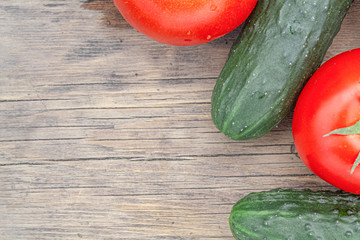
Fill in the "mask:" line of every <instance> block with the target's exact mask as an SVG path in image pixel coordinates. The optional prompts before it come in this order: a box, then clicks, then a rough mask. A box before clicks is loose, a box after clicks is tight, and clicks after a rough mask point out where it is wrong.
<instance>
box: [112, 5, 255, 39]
mask: <svg viewBox="0 0 360 240" xmlns="http://www.w3.org/2000/svg"><path fill="white" fill-rule="evenodd" d="M114 3H115V6H116V7H117V8H118V9H119V11H120V13H121V14H122V16H123V17H124V18H125V20H126V21H127V22H128V23H129V24H130V25H131V26H132V27H134V28H135V29H136V30H137V31H139V32H140V33H142V34H144V35H146V36H147V37H149V38H152V39H154V40H156V41H158V42H161V43H164V44H169V45H175V46H192V45H198V44H202V43H207V42H209V41H212V40H214V39H217V38H219V37H221V36H223V35H225V34H227V33H229V32H230V31H232V30H234V29H235V28H236V27H238V26H239V25H240V24H241V23H243V22H244V21H245V20H246V18H247V17H248V16H249V15H250V13H251V12H252V10H253V9H254V7H255V5H256V3H257V0H114Z"/></svg>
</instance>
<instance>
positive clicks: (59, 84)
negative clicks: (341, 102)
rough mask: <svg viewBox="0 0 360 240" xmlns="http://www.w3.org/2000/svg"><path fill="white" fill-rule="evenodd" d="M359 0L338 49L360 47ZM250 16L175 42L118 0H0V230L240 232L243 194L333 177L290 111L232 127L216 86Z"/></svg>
mask: <svg viewBox="0 0 360 240" xmlns="http://www.w3.org/2000/svg"><path fill="white" fill-rule="evenodd" d="M359 15H360V1H359V0H355V2H354V4H353V6H352V8H351V9H350V12H349V13H348V15H347V17H346V19H345V21H344V22H343V26H342V28H341V31H340V32H339V34H338V36H337V37H336V39H335V41H334V42H333V44H332V46H331V47H330V49H329V51H328V53H327V55H326V59H328V58H330V57H332V56H334V55H336V54H338V53H340V52H342V51H346V50H349V49H352V48H358V47H360V17H359ZM238 32H239V29H236V30H234V31H233V32H232V33H230V34H228V35H226V36H225V37H223V38H221V39H218V40H215V41H213V42H211V43H208V44H203V45H200V46H193V47H173V46H166V45H162V44H160V43H157V42H154V41H152V40H150V39H147V38H146V37H144V36H142V35H141V34H139V33H138V32H136V31H135V30H134V29H133V28H131V27H130V26H129V25H128V24H127V23H126V21H125V20H124V19H123V18H122V16H121V15H120V14H119V13H118V11H117V10H116V8H115V7H114V5H113V3H112V2H111V0H102V1H101V0H89V1H81V0H78V1H73V0H63V1H58V0H42V1H40V0H32V1H20V0H2V1H1V2H0V53H1V55H0V239H1V240H4V239H5V240H8V239H10V240H13V239H16V240H18V239H147V240H151V239H168V240H170V239H204V240H205V239H229V240H230V239H233V238H232V236H231V232H230V230H229V227H228V216H229V212H230V209H231V207H232V205H233V204H234V203H235V202H236V201H237V200H239V199H240V198H241V197H243V196H244V195H246V194H248V193H250V192H253V191H261V190H269V189H272V188H279V187H281V188H296V189H302V188H311V189H314V190H316V189H333V188H332V187H331V186H329V185H328V184H327V183H325V182H323V181H322V180H319V178H317V177H316V176H314V175H313V174H312V173H311V172H310V171H309V170H308V169H307V168H306V167H305V166H304V165H303V163H302V162H301V160H300V159H299V158H298V157H297V155H296V150H295V148H294V145H293V140H292V135H291V115H290V116H289V117H288V118H287V119H285V120H284V121H283V122H282V123H281V124H280V125H279V126H278V127H277V128H276V129H274V130H273V131H272V132H271V133H269V134H267V135H266V136H264V137H262V138H260V139H256V140H252V141H247V142H234V141H231V140H229V139H227V138H226V137H225V136H223V135H222V134H221V133H219V132H218V131H217V129H216V128H215V127H214V126H213V124H212V121H211V117H210V98H211V92H212V88H213V86H214V84H215V81H216V77H217V75H218V74H219V72H220V70H221V68H222V66H223V64H224V62H225V60H226V57H227V53H228V51H229V48H230V46H231V44H232V42H233V41H234V39H235V38H236V36H237V34H238Z"/></svg>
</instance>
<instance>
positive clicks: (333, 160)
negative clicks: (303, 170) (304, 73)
mask: <svg viewBox="0 0 360 240" xmlns="http://www.w3.org/2000/svg"><path fill="white" fill-rule="evenodd" d="M359 120H360V48H358V49H353V50H350V51H347V52H344V53H341V54H339V55H337V56H335V57H333V58H331V59H330V60H328V61H327V62H325V63H324V64H323V65H322V66H321V67H320V68H319V69H318V70H317V71H316V72H315V73H314V75H313V76H312V77H311V78H310V80H309V81H308V83H307V84H306V85H305V87H304V89H303V90H302V92H301V94H300V96H299V98H298V102H297V104H296V107H295V111H294V117H293V126H292V127H293V138H294V143H295V147H296V149H297V152H298V154H299V156H300V158H301V159H302V161H303V162H304V163H305V165H306V166H307V167H308V168H309V169H310V170H311V171H312V172H313V173H315V174H316V175H318V176H319V177H320V178H322V179H323V180H325V181H326V182H328V183H330V184H331V185H333V186H335V187H337V188H340V189H342V190H344V191H347V192H351V193H354V194H360V166H358V167H357V168H355V171H354V172H353V173H352V174H351V168H352V167H353V164H354V162H355V160H356V158H357V156H358V154H359V152H360V135H359V134H352V135H330V136H326V137H324V135H325V134H328V133H329V132H331V131H333V130H335V129H339V128H345V127H349V126H352V125H354V124H355V123H356V122H357V121H359Z"/></svg>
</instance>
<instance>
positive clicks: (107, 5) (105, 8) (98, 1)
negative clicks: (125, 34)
mask: <svg viewBox="0 0 360 240" xmlns="http://www.w3.org/2000/svg"><path fill="white" fill-rule="evenodd" d="M81 7H83V8H84V9H87V10H95V11H101V12H102V13H103V14H104V16H103V17H102V22H103V24H104V25H106V26H108V27H117V28H122V27H129V24H128V23H127V22H126V20H125V19H124V18H123V16H122V15H121V14H120V12H119V10H118V9H117V8H116V6H115V5H114V2H113V1H112V0H87V1H86V2H84V3H83V4H82V5H81Z"/></svg>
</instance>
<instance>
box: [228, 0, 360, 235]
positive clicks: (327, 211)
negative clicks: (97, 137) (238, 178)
mask: <svg viewBox="0 0 360 240" xmlns="http://www.w3.org/2000/svg"><path fill="white" fill-rule="evenodd" d="M341 1H342V0H341ZM229 222H230V229H231V231H232V233H233V236H234V237H235V238H236V239H238V240H256V239H259V240H265V239H266V240H290V239H291V240H307V239H314V240H320V239H321V240H347V239H349V240H350V239H354V240H355V239H356V240H359V239H360V196H359V195H352V194H350V193H346V192H342V191H337V192H332V191H319V192H314V191H311V190H291V189H274V190H271V191H265V192H257V193H250V194H249V195H247V196H246V197H244V198H242V199H241V200H240V201H238V202H237V203H236V204H235V205H234V206H233V208H232V211H231V214H230V218H229Z"/></svg>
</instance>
